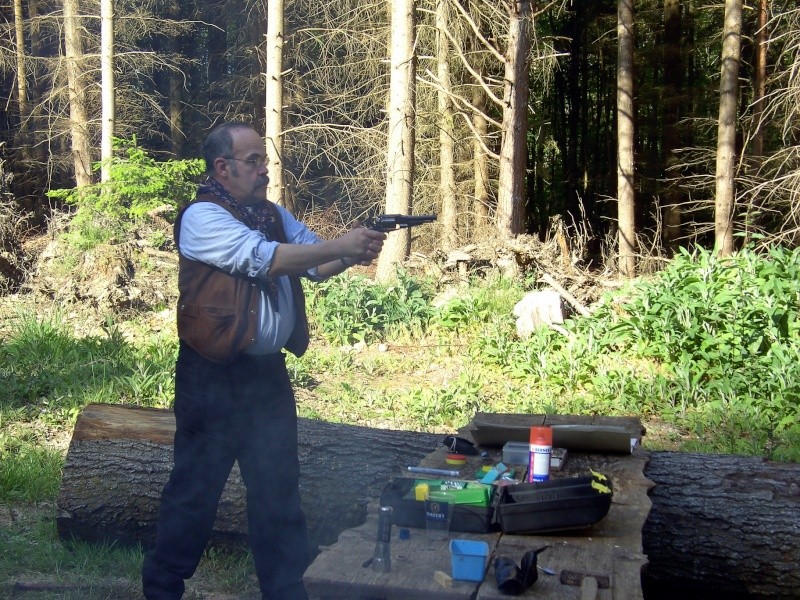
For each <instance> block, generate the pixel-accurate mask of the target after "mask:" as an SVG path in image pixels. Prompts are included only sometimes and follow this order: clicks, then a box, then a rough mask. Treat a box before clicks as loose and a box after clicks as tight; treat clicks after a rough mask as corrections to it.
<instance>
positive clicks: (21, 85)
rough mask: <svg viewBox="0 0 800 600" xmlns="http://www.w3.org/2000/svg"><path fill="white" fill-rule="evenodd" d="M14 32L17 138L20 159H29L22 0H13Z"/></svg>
mask: <svg viewBox="0 0 800 600" xmlns="http://www.w3.org/2000/svg"><path fill="white" fill-rule="evenodd" d="M14 34H15V37H16V42H17V45H16V52H15V54H16V59H17V109H18V110H19V137H18V138H17V139H18V140H19V143H18V146H19V148H20V150H21V154H22V159H23V160H24V161H26V162H27V161H28V160H29V159H30V145H29V144H30V140H29V139H28V129H29V126H28V114H29V112H30V111H29V108H28V68H27V57H26V56H25V20H24V17H23V11H22V0H14Z"/></svg>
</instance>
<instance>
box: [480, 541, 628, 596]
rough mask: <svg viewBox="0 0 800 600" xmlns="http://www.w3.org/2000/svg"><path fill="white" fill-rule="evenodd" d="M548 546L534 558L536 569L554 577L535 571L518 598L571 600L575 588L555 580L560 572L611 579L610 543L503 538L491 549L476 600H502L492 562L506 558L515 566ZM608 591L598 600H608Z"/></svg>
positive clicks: (577, 593)
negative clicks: (536, 574)
mask: <svg viewBox="0 0 800 600" xmlns="http://www.w3.org/2000/svg"><path fill="white" fill-rule="evenodd" d="M542 546H549V548H547V550H545V551H543V552H542V553H541V554H540V555H539V556H538V561H539V565H540V566H546V567H547V568H549V569H553V570H554V571H555V575H547V574H546V573H544V572H542V571H541V570H539V578H538V580H537V581H536V583H534V584H533V585H532V586H531V587H529V588H528V589H527V590H525V592H523V593H522V594H520V595H519V596H517V597H518V598H546V599H547V600H575V598H577V597H578V595H579V588H577V587H575V586H570V585H564V584H562V583H561V581H560V579H559V574H560V572H561V570H562V569H567V568H568V569H572V570H577V571H579V572H581V573H587V574H596V575H605V576H607V577H611V576H612V569H613V556H612V555H613V548H612V543H611V541H608V540H606V541H601V542H598V541H595V540H592V539H590V540H586V539H583V538H581V537H577V536H575V537H565V536H521V535H504V536H502V538H501V540H500V543H499V544H498V546H497V548H496V549H495V556H494V557H492V561H491V563H492V564H491V565H490V566H489V571H488V573H487V575H486V579H485V580H484V582H483V584H482V585H481V587H480V590H479V591H478V596H477V599H478V600H504V599H506V598H508V596H505V595H503V594H502V593H501V592H500V590H498V588H497V580H496V578H495V571H494V558H496V557H497V556H507V557H509V558H510V559H512V560H513V561H514V562H516V563H517V564H518V565H519V564H520V561H521V560H522V556H523V555H524V554H525V552H527V551H528V550H536V549H538V548H541V547H542ZM612 592H613V590H612V589H607V590H600V591H599V593H598V594H597V598H598V600H612V598H614V596H612Z"/></svg>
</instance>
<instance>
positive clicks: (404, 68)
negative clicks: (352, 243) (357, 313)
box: [376, 0, 417, 281]
mask: <svg viewBox="0 0 800 600" xmlns="http://www.w3.org/2000/svg"><path fill="white" fill-rule="evenodd" d="M391 31H392V33H391V41H390V54H391V56H390V58H389V62H390V76H389V77H390V79H389V110H388V113H389V131H388V134H387V154H386V156H387V160H386V212H387V213H402V214H410V213H411V205H412V196H413V187H414V143H415V131H414V123H415V121H414V118H415V117H414V110H415V101H416V89H415V79H416V70H417V69H416V55H415V52H414V39H415V36H416V14H415V5H414V0H391ZM410 246H411V236H410V234H409V230H408V229H401V230H400V231H396V232H394V233H391V234H389V238H388V239H387V241H386V243H385V244H384V246H383V251H382V252H381V254H380V257H379V258H378V267H377V272H376V277H377V279H378V280H379V281H389V280H391V279H393V278H394V276H395V266H396V265H398V264H400V263H402V262H403V260H405V258H406V256H408V253H409V251H410Z"/></svg>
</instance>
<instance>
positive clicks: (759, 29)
mask: <svg viewBox="0 0 800 600" xmlns="http://www.w3.org/2000/svg"><path fill="white" fill-rule="evenodd" d="M767 11H768V0H758V25H757V26H756V33H755V60H754V62H755V65H754V67H753V71H754V75H753V78H754V81H753V127H754V128H755V131H754V132H753V149H752V156H751V160H750V161H749V164H750V166H751V168H752V169H754V170H756V171H757V170H758V169H759V168H760V167H761V163H762V160H763V158H764V110H765V109H766V105H767V100H766V93H767V43H768V39H769V38H768V35H767ZM749 197H750V200H749V202H748V204H747V215H746V218H745V227H746V234H747V237H746V238H745V240H744V243H745V244H747V243H748V242H749V241H750V235H751V233H752V231H753V227H754V225H755V221H756V219H757V218H758V213H759V212H760V209H761V206H760V203H759V202H758V199H757V198H755V197H754V195H750V196H749Z"/></svg>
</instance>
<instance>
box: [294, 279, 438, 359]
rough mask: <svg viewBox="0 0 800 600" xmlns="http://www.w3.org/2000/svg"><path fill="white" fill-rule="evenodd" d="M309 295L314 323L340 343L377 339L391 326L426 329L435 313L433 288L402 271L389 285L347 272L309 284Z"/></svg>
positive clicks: (325, 334) (334, 341)
mask: <svg viewBox="0 0 800 600" xmlns="http://www.w3.org/2000/svg"><path fill="white" fill-rule="evenodd" d="M307 295H308V297H309V303H308V305H309V310H310V313H311V314H312V315H313V319H312V320H313V322H314V323H315V325H316V326H317V327H318V328H319V330H320V331H321V333H322V335H323V336H324V337H325V338H326V339H327V340H328V341H330V342H333V343H337V344H351V343H353V342H367V341H374V340H377V339H380V337H381V335H382V334H383V333H384V332H385V331H386V330H387V329H389V328H392V327H395V328H403V329H409V328H417V329H423V328H424V327H425V326H426V324H427V323H428V321H429V319H430V315H431V313H432V309H431V306H430V298H431V296H432V291H431V289H430V288H428V287H427V286H426V285H425V284H423V283H420V282H418V281H416V280H415V279H414V278H413V277H410V276H409V275H408V274H407V273H406V272H404V271H402V270H398V272H397V277H396V278H395V279H394V280H393V281H392V282H391V283H390V284H389V285H382V284H380V283H376V282H374V281H372V280H370V279H368V278H366V277H364V276H361V275H350V274H344V275H340V276H338V277H334V278H331V279H329V280H327V281H324V282H322V283H320V284H317V285H315V286H313V287H310V286H309V289H308V294H307Z"/></svg>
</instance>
